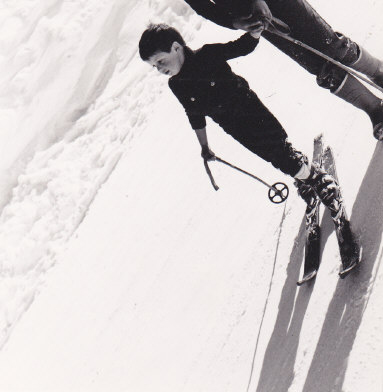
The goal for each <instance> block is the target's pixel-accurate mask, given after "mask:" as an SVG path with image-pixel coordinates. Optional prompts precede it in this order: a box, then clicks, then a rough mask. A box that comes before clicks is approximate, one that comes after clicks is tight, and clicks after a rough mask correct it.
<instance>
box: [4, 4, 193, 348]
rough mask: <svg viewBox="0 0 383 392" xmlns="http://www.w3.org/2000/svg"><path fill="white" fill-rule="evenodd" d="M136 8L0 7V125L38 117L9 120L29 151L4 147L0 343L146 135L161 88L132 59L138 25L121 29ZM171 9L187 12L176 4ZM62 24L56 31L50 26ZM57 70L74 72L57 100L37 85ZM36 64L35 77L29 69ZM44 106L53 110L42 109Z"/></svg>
mask: <svg viewBox="0 0 383 392" xmlns="http://www.w3.org/2000/svg"><path fill="white" fill-rule="evenodd" d="M174 3H176V2H174ZM167 4H168V3H167ZM135 5H136V2H135V1H114V2H109V1H98V2H93V3H92V2H86V1H79V2H77V3H73V2H70V1H63V0H62V1H50V2H46V3H45V4H44V6H42V7H35V6H34V4H33V3H31V2H29V1H24V2H22V3H20V2H18V3H17V5H16V4H15V3H12V2H8V3H6V4H5V5H4V7H5V10H4V9H3V10H1V9H0V11H2V13H1V14H0V15H1V16H2V17H3V20H5V23H4V24H3V29H4V30H5V31H6V32H7V35H6V37H4V36H3V39H2V41H0V48H1V49H3V50H4V51H6V52H7V53H8V56H7V61H6V62H5V63H3V67H4V69H7V66H8V70H9V69H12V75H11V77H10V81H9V80H3V81H1V80H0V83H1V82H2V83H3V86H5V87H4V89H3V91H2V95H1V99H2V101H4V102H6V98H7V100H9V95H11V96H12V97H14V100H9V101H10V102H11V105H12V106H11V105H9V106H11V107H10V108H8V109H2V111H3V112H4V111H7V113H6V114H7V116H6V118H5V119H4V116H3V117H2V119H3V121H4V122H5V121H7V123H6V124H5V123H4V126H5V125H7V126H9V125H12V122H11V121H9V117H14V118H15V117H16V116H17V114H22V113H23V112H24V111H27V112H32V111H34V110H40V113H41V117H43V118H42V119H41V118H40V119H39V120H41V122H40V121H39V123H38V127H37V126H35V127H33V125H34V124H33V123H32V124H31V120H30V118H29V115H28V114H27V115H25V113H23V114H24V116H25V121H22V120H23V118H22V119H21V120H20V121H19V124H17V126H16V125H15V124H13V125H15V127H14V128H15V129H13V130H12V131H16V130H17V132H19V133H20V134H21V135H22V136H24V137H25V133H28V132H30V131H31V128H32V132H31V134H30V135H27V136H26V139H27V142H28V143H27V145H23V144H22V142H23V140H22V141H21V142H20V143H19V144H18V145H17V148H15V149H14V150H11V152H13V151H14V152H15V154H14V156H12V158H13V159H14V161H13V162H12V169H11V170H10V171H11V173H12V174H11V175H9V174H8V175H7V179H6V181H3V187H2V190H3V194H4V193H8V194H9V196H8V200H7V202H6V205H5V206H4V208H3V210H2V214H1V216H0V243H2V244H6V246H3V247H2V248H1V249H0V281H1V284H0V347H1V346H3V345H4V343H5V342H6V340H7V339H8V337H9V335H10V333H11V330H12V328H13V327H14V325H15V324H16V322H17V321H18V319H19V318H20V317H21V315H22V314H23V313H24V312H25V311H26V310H27V309H28V307H29V306H30V305H31V303H32V302H33V299H34V297H35V295H36V293H38V291H39V287H40V286H41V284H42V282H43V280H44V275H45V274H46V272H47V271H48V270H49V269H50V268H51V267H52V266H53V265H54V264H55V262H56V255H57V254H59V253H60V252H61V251H62V249H63V247H64V246H65V244H66V242H67V241H68V239H69V238H70V237H71V236H72V234H73V233H74V232H75V230H76V229H77V227H78V225H79V224H80V223H81V221H82V220H83V218H84V216H85V215H86V213H87V210H88V208H89V205H90V204H91V203H92V200H93V199H94V197H95V196H96V194H97V192H98V190H99V189H100V187H101V186H102V184H103V183H104V182H105V181H106V180H107V179H108V177H109V175H110V173H111V172H112V171H113V169H114V167H115V165H116V164H117V162H118V161H119V159H120V157H121V155H122V154H123V153H128V151H129V148H132V145H133V139H134V138H135V137H139V134H140V131H142V130H143V129H144V127H145V124H146V118H147V117H148V114H149V113H150V110H151V109H150V108H151V104H153V102H154V101H155V99H158V97H160V96H161V94H160V90H161V88H163V84H164V82H163V80H161V82H160V83H159V80H158V79H159V78H158V75H156V74H155V73H154V72H153V71H151V70H150V69H148V68H147V66H146V65H145V64H143V63H142V61H141V60H140V59H138V57H137V56H136V53H137V36H136V35H137V31H140V29H139V28H137V27H136V26H135V24H134V23H126V20H127V19H129V21H132V20H137V24H139V23H142V21H140V19H139V18H135ZM167 7H168V5H161V2H160V1H153V2H151V3H150V5H149V7H148V14H149V15H152V17H153V18H156V17H158V15H162V17H163V18H165V19H169V20H170V21H171V20H173V19H174V18H175V16H176V14H174V11H173V9H172V8H168V9H167ZM174 8H175V10H176V11H177V10H178V12H181V13H185V12H184V9H185V7H183V6H180V5H179V4H176V6H175V7H174ZM4 11H5V12H4ZM140 11H141V12H142V10H140ZM31 14H32V16H31ZM105 15H106V16H105ZM187 15H188V14H187V13H186V17H187ZM92 23H93V24H101V23H102V27H101V28H100V27H98V28H99V29H101V31H102V32H103V33H102V34H100V35H97V36H98V37H99V41H96V42H92V36H91V33H89V32H88V31H87V29H90V30H91V29H92V27H93V26H92ZM64 25H65V26H66V28H65V29H63V30H62V29H59V28H57V27H56V26H64ZM135 27H136V28H135ZM21 29H23V31H22V33H21V32H20V30H21ZM185 34H187V32H185ZM74 36H75V37H74ZM88 41H90V42H89V43H88ZM7 45H8V46H7ZM72 45H73V46H74V45H76V46H74V47H72ZM55 46H57V48H55ZM62 48H63V49H62ZM60 49H61V50H62V53H60ZM79 50H87V52H86V53H85V55H84V59H83V63H79V64H74V65H75V66H73V64H71V63H70V61H71V58H72V56H75V54H76V52H77V51H79ZM46 52H49V53H50V56H49V57H48V58H45V57H46ZM52 52H53V53H52ZM66 58H67V59H68V60H66ZM7 62H8V64H7ZM63 62H64V65H62V63H63ZM65 62H66V64H65ZM96 64H97V65H96ZM65 66H66V67H67V68H68V69H69V70H70V71H71V72H72V75H70V72H68V79H65V77H64V80H66V82H67V83H68V84H69V85H70V84H71V83H73V84H74V87H73V91H74V92H72V94H71V95H69V96H65V93H64V94H63V96H64V97H62V98H61V99H55V98H56V97H55V96H60V95H61V93H62V91H60V89H55V88H51V89H50V88H45V87H46V86H49V85H50V84H54V83H55V75H56V73H59V74H60V73H63V72H66V71H65V69H63V68H64V67H65ZM76 66H77V67H76ZM128 66H129V67H128ZM80 67H81V68H80ZM41 68H42V71H41V72H40V73H39V74H38V77H34V75H33V72H34V71H36V70H41ZM72 68H73V69H72ZM148 72H150V74H149V75H148ZM1 74H2V75H3V76H4V73H3V72H2V73H1ZM6 76H8V77H9V74H7V75H6ZM59 87H60V88H64V87H65V86H59ZM68 90H69V91H71V90H70V89H68ZM44 95H49V96H51V99H52V107H51V108H47V107H44V108H43V110H42V109H41V108H40V107H39V106H41V105H42V104H44V105H45V104H46V103H47V102H46V101H47V98H46V96H45V97H44ZM63 98H65V101H64V102H62V101H63ZM40 100H41V101H43V102H42V103H40ZM48 100H49V98H48ZM9 101H7V103H8V102H9ZM36 101H37V102H36ZM48 102H49V101H48ZM60 103H61V104H62V105H65V106H62V107H60V106H59V105H60ZM54 105H56V107H55V108H54V107H53V106H54ZM64 107H65V111H62V110H60V109H63V108H64ZM49 109H52V110H53V113H47V112H46V110H49ZM2 114H4V113H2ZM31 125H32V127H31ZM40 125H43V128H41V129H40ZM17 128H18V129H17ZM48 128H49V129H48ZM33 131H34V134H33ZM5 136H8V135H5ZM22 136H21V137H22ZM5 141H6V142H7V140H5ZM12 142H14V143H18V142H17V140H16V141H12ZM12 147H13V146H12ZM20 162H22V163H23V164H20ZM7 189H9V191H7ZM9 298H12V301H9Z"/></svg>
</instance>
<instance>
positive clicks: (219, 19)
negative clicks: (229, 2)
mask: <svg viewBox="0 0 383 392" xmlns="http://www.w3.org/2000/svg"><path fill="white" fill-rule="evenodd" d="M185 2H186V3H188V4H189V5H190V7H191V8H193V10H194V11H195V12H197V14H198V15H201V16H203V17H204V18H206V19H209V20H211V21H212V22H214V23H217V24H219V25H220V26H223V27H227V28H229V29H233V30H235V28H234V27H233V21H232V16H231V15H230V14H229V13H227V12H226V11H225V10H224V9H223V8H221V7H219V6H217V5H216V4H214V3H212V2H211V1H210V0H185Z"/></svg>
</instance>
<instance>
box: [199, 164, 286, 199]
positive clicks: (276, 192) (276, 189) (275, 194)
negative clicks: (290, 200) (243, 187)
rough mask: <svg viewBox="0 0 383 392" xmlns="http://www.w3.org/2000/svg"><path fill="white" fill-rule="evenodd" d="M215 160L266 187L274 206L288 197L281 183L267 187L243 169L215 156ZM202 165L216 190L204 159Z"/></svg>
mask: <svg viewBox="0 0 383 392" xmlns="http://www.w3.org/2000/svg"><path fill="white" fill-rule="evenodd" d="M215 160H216V161H217V162H221V163H223V164H225V165H227V166H229V167H231V168H233V169H235V170H238V171H239V172H241V173H244V174H246V175H248V176H250V177H252V178H254V179H255V180H257V181H259V182H260V183H261V184H263V185H265V186H267V187H268V188H269V192H268V197H269V199H270V201H271V202H273V203H275V204H279V203H283V202H284V201H285V200H286V199H287V197H288V196H289V188H288V186H287V185H286V184H284V183H283V182H276V183H275V184H273V185H269V184H268V183H267V182H265V181H263V180H262V179H261V178H259V177H257V176H256V175H254V174H251V173H249V172H247V171H245V170H243V169H241V168H239V167H237V166H235V165H233V164H231V163H229V162H226V161H225V160H223V159H221V158H219V157H217V156H216V157H215ZM204 164H205V169H206V172H207V173H208V175H209V178H210V181H211V183H212V185H213V187H214V189H215V190H218V189H219V188H218V186H217V184H216V183H215V181H214V178H213V175H212V173H211V171H210V169H209V165H208V163H207V160H206V159H205V160H204Z"/></svg>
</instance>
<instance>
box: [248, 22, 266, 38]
mask: <svg viewBox="0 0 383 392" xmlns="http://www.w3.org/2000/svg"><path fill="white" fill-rule="evenodd" d="M263 30H265V25H264V24H263V23H262V22H258V24H257V25H256V26H254V30H251V31H250V35H251V36H252V37H254V38H255V39H259V38H260V37H261V34H262V33H263Z"/></svg>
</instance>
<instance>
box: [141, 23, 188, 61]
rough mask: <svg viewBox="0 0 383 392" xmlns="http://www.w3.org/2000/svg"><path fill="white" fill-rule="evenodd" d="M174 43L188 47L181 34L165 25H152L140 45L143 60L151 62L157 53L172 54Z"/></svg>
mask: <svg viewBox="0 0 383 392" xmlns="http://www.w3.org/2000/svg"><path fill="white" fill-rule="evenodd" d="M173 42H178V43H179V44H181V45H182V46H186V44H185V41H184V39H183V38H182V36H181V34H180V33H179V32H178V31H177V30H176V29H174V28H173V27H170V26H168V25H167V24H165V23H160V24H150V25H149V27H148V28H147V29H146V30H145V31H144V32H143V33H142V36H141V39H140V43H139V44H138V47H139V52H140V56H141V58H142V60H144V61H146V60H149V58H150V57H152V56H153V54H155V53H156V52H170V49H171V47H172V45H173Z"/></svg>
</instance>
